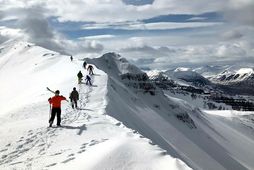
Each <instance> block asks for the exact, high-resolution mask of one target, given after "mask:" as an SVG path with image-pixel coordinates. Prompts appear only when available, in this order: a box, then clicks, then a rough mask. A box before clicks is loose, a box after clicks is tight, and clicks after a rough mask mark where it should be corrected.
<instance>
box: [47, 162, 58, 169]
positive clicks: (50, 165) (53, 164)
mask: <svg viewBox="0 0 254 170" xmlns="http://www.w3.org/2000/svg"><path fill="white" fill-rule="evenodd" d="M56 164H57V163H52V164H49V165H47V166H46V167H47V168H48V167H52V166H55V165H56Z"/></svg>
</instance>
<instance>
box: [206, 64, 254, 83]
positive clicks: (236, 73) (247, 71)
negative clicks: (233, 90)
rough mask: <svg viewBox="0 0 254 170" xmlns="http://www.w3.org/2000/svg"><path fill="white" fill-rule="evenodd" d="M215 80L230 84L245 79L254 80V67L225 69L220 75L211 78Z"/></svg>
mask: <svg viewBox="0 0 254 170" xmlns="http://www.w3.org/2000/svg"><path fill="white" fill-rule="evenodd" d="M211 80H213V81H214V82H218V83H223V84H230V83H237V82H243V81H253V80H254V71H253V68H240V69H239V70H233V71H230V70H224V71H223V72H221V73H219V74H218V75H216V76H214V77H212V78H211Z"/></svg>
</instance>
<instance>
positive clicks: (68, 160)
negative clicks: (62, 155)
mask: <svg viewBox="0 0 254 170" xmlns="http://www.w3.org/2000/svg"><path fill="white" fill-rule="evenodd" d="M74 159H75V158H74V157H72V158H69V159H66V160H65V161H63V162H62V163H64V164H65V163H67V162H70V161H72V160H74Z"/></svg>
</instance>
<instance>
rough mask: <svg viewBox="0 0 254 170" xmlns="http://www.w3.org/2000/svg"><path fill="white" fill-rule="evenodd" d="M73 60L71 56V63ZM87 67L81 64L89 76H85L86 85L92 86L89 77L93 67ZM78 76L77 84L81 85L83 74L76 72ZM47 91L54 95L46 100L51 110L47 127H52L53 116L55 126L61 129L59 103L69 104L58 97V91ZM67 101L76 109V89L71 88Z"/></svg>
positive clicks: (85, 64) (85, 63)
mask: <svg viewBox="0 0 254 170" xmlns="http://www.w3.org/2000/svg"><path fill="white" fill-rule="evenodd" d="M72 60H73V57H72V56H71V61H72ZM86 66H87V62H86V61H84V63H83V67H84V69H87V71H88V73H89V75H86V78H85V80H86V85H88V84H89V85H90V86H91V85H92V83H91V77H90V75H94V72H93V69H94V68H93V66H92V65H88V67H87V68H86ZM77 76H78V84H81V81H82V78H83V74H82V72H81V71H79V72H78V74H77ZM47 89H48V90H49V91H51V92H52V93H54V94H55V95H54V96H53V97H51V98H49V99H48V102H49V104H50V106H51V107H50V108H51V112H50V119H49V127H52V124H53V122H54V119H55V116H56V117H57V126H58V127H61V101H63V100H66V101H67V102H69V101H68V100H67V99H66V97H64V96H62V95H60V91H59V90H56V91H52V90H50V89H49V88H47ZM69 99H70V101H71V107H72V108H73V109H78V100H79V93H78V91H77V89H76V87H73V90H72V92H71V93H70V96H69Z"/></svg>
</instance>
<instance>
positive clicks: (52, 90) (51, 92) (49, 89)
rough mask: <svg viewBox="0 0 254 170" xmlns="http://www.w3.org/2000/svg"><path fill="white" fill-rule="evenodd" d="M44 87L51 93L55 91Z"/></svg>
mask: <svg viewBox="0 0 254 170" xmlns="http://www.w3.org/2000/svg"><path fill="white" fill-rule="evenodd" d="M46 89H47V90H48V91H50V92H51V93H54V94H55V92H54V91H53V90H51V89H50V88H48V87H46Z"/></svg>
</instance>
